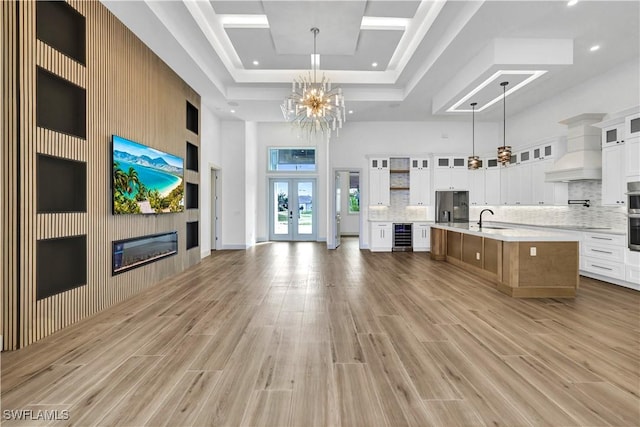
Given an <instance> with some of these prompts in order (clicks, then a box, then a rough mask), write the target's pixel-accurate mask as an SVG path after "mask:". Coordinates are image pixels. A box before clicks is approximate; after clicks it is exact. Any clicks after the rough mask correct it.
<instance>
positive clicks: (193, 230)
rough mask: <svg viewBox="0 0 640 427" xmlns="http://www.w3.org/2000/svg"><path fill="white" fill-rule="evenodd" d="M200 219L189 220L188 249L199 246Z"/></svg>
mask: <svg viewBox="0 0 640 427" xmlns="http://www.w3.org/2000/svg"><path fill="white" fill-rule="evenodd" d="M198 236H199V232H198V221H192V222H187V250H189V249H191V248H195V247H197V246H198Z"/></svg>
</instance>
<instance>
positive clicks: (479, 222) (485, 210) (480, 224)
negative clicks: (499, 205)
mask: <svg viewBox="0 0 640 427" xmlns="http://www.w3.org/2000/svg"><path fill="white" fill-rule="evenodd" d="M487 211H489V212H491V215H493V211H492V210H491V209H482V210H481V211H480V221H478V227H480V228H482V214H483V213H485V212H487Z"/></svg>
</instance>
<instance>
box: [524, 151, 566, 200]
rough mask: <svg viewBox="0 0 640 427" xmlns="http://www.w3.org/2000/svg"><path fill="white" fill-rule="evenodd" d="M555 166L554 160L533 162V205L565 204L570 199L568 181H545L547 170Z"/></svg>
mask: <svg viewBox="0 0 640 427" xmlns="http://www.w3.org/2000/svg"><path fill="white" fill-rule="evenodd" d="M552 167H553V161H552V160H544V161H541V162H539V163H534V164H533V169H532V173H531V183H532V185H533V191H532V202H533V205H547V206H548V205H563V204H567V200H568V199H569V184H568V183H566V182H545V172H547V171H548V170H550V169H551V168H552Z"/></svg>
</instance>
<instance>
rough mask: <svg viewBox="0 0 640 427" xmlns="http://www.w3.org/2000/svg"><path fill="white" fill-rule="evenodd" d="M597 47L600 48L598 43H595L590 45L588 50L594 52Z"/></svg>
mask: <svg viewBox="0 0 640 427" xmlns="http://www.w3.org/2000/svg"><path fill="white" fill-rule="evenodd" d="M598 49H600V45H599V44H595V45H593V46H591V47H590V48H589V50H590V51H591V52H595V51H596V50H598Z"/></svg>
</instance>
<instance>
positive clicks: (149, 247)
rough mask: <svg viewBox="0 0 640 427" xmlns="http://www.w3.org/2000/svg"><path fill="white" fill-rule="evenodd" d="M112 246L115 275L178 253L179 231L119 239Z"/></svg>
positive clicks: (112, 270) (112, 271)
mask: <svg viewBox="0 0 640 427" xmlns="http://www.w3.org/2000/svg"><path fill="white" fill-rule="evenodd" d="M111 247H112V251H111V252H112V257H111V260H112V262H111V267H112V268H111V275H114V276H115V275H116V274H120V273H124V272H125V271H129V270H132V269H134V268H138V267H142V266H143V265H147V264H150V263H152V262H156V261H159V260H161V259H163V258H166V257H169V256H172V255H175V254H177V253H178V232H176V231H171V232H169V233H159V234H153V235H149V236H140V237H133V238H130V239H125V240H117V241H114V242H112V245H111Z"/></svg>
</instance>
